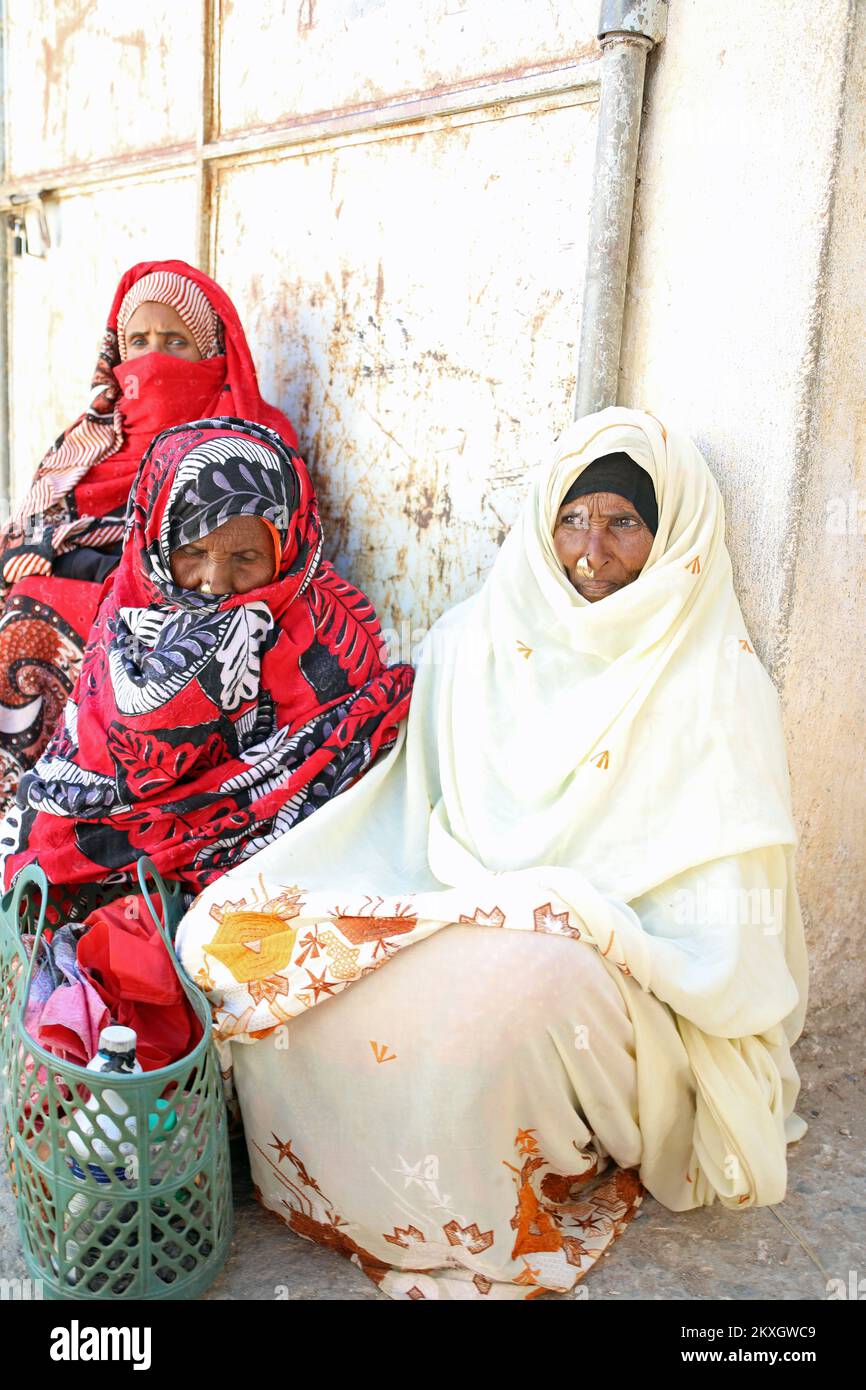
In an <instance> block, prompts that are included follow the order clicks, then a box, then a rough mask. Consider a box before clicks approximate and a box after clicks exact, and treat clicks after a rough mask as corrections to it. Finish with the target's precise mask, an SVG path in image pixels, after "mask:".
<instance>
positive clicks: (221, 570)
mask: <svg viewBox="0 0 866 1390" xmlns="http://www.w3.org/2000/svg"><path fill="white" fill-rule="evenodd" d="M199 588H200V589H201V590H202V592H203V593H206V594H228V593H230V592H231V583H230V582H229V576H228V574H227V572H226V568H225V565H224V564H223V562H222V561H221V560H211V561H209V562H208V563H207V564H206V565H205V566H204V570H203V573H202V577H201V581H200V583H199Z"/></svg>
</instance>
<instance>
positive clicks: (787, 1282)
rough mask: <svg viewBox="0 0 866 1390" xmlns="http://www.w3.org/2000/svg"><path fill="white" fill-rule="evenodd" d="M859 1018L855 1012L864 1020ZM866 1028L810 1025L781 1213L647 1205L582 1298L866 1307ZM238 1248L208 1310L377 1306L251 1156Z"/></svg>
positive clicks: (830, 1022) (11, 1234) (4, 1201)
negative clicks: (304, 1229) (269, 1189)
mask: <svg viewBox="0 0 866 1390" xmlns="http://www.w3.org/2000/svg"><path fill="white" fill-rule="evenodd" d="M858 1013H859V1011H858ZM862 1038H863V1028H862V1026H861V1025H860V1023H859V1018H858V1020H856V1021H855V1020H854V1019H853V1018H852V1016H851V1014H849V1015H848V1017H847V1018H845V1017H842V1016H841V1015H839V1014H838V1013H837V1014H835V1015H825V1016H824V1017H822V1018H820V1019H817V1018H816V1019H812V1020H811V1021H810V1023H809V1025H808V1026H807V1030H806V1032H805V1033H804V1034H803V1037H802V1038H801V1040H800V1042H799V1043H798V1045H797V1048H796V1050H795V1053H794V1056H795V1059H796V1062H797V1065H798V1069H799V1071H800V1075H801V1078H802V1081H803V1089H802V1092H801V1095H800V1101H799V1104H798V1112H799V1113H800V1114H801V1115H802V1116H803V1118H804V1119H805V1120H806V1121H807V1123H808V1125H809V1132H808V1134H806V1136H805V1137H804V1138H803V1139H802V1140H801V1141H800V1142H799V1144H796V1145H794V1146H793V1147H792V1148H791V1149H789V1151H788V1153H789V1166H788V1174H789V1183H788V1194H787V1196H786V1198H785V1201H784V1202H783V1203H782V1204H781V1205H780V1206H778V1207H762V1208H758V1209H756V1210H753V1211H746V1212H734V1211H728V1210H726V1209H724V1208H721V1207H719V1206H714V1207H709V1208H703V1209H702V1210H699V1211H691V1212H685V1213H680V1214H675V1213H673V1212H669V1211H667V1210H666V1209H665V1208H664V1207H662V1206H660V1205H659V1204H658V1202H656V1201H654V1200H653V1199H652V1198H649V1197H647V1198H646V1199H645V1200H644V1203H643V1206H642V1208H641V1210H640V1213H639V1214H638V1216H637V1217H636V1219H635V1221H634V1222H633V1224H632V1225H631V1227H630V1228H629V1229H628V1230H627V1231H626V1232H625V1233H624V1235H623V1236H622V1237H621V1238H620V1239H619V1240H618V1241H617V1242H616V1244H615V1245H614V1247H613V1248H612V1250H611V1251H610V1253H609V1254H608V1255H607V1256H605V1257H604V1258H603V1259H602V1260H601V1261H600V1263H599V1265H597V1266H596V1268H595V1269H594V1270H592V1271H591V1272H590V1274H589V1276H588V1278H587V1280H586V1282H585V1285H584V1289H583V1290H581V1289H578V1290H577V1291H575V1293H573V1294H570V1295H561V1297H566V1298H568V1297H570V1298H573V1299H576V1300H584V1299H650V1300H659V1299H665V1300H666V1299H723V1300H740V1299H747V1300H748V1299H767V1300H770V1301H772V1302H777V1301H780V1300H785V1299H800V1298H803V1299H826V1298H827V1296H828V1284H829V1282H830V1281H831V1280H834V1279H838V1280H842V1281H843V1284H844V1286H845V1287H846V1289H847V1288H848V1287H849V1284H850V1282H851V1274H852V1271H853V1272H854V1283H855V1284H856V1282H857V1281H858V1280H859V1279H863V1281H864V1282H863V1285H862V1293H863V1295H866V1077H864V1066H863V1048H862ZM232 1163H233V1168H234V1178H235V1210H236V1219H235V1239H234V1243H233V1246H232V1253H231V1256H230V1258H229V1260H228V1263H227V1264H226V1267H225V1269H224V1271H223V1273H222V1274H221V1276H220V1277H219V1279H218V1280H217V1281H216V1283H215V1284H214V1285H213V1286H212V1287H211V1289H210V1290H209V1292H208V1293H207V1294H206V1295H205V1297H206V1298H208V1299H260V1300H261V1299H274V1298H286V1297H288V1298H289V1299H310V1300H316V1301H318V1300H328V1299H351V1300H354V1299H373V1298H375V1299H379V1298H384V1295H383V1294H381V1293H379V1291H378V1289H377V1288H376V1287H375V1285H374V1284H372V1283H371V1282H370V1280H369V1279H367V1277H366V1276H365V1275H364V1274H362V1273H361V1272H360V1271H359V1270H358V1269H357V1268H355V1266H354V1265H352V1264H350V1263H349V1261H348V1260H346V1259H345V1258H343V1256H341V1255H337V1254H334V1253H333V1252H330V1251H327V1250H324V1249H322V1248H321V1247H319V1246H316V1245H312V1244H310V1243H309V1242H307V1241H305V1240H302V1239H301V1237H300V1236H296V1235H295V1234H294V1233H292V1232H291V1231H289V1230H288V1229H287V1228H286V1227H285V1226H283V1225H282V1223H281V1222H279V1221H278V1220H277V1219H276V1218H275V1217H274V1216H272V1215H270V1214H269V1213H268V1212H265V1211H263V1210H262V1209H261V1208H260V1207H259V1206H258V1205H257V1204H256V1203H255V1202H254V1201H253V1198H252V1195H251V1190H250V1182H249V1174H248V1170H247V1165H246V1161H245V1157H244V1152H243V1148H242V1146H238V1145H235V1146H234V1149H233V1154H232ZM25 1276H26V1270H25V1267H24V1262H23V1258H22V1255H21V1247H20V1244H19V1240H18V1230H17V1223H16V1218H15V1210H14V1203H13V1199H12V1194H11V1191H10V1189H9V1185H8V1182H7V1180H6V1176H5V1173H4V1174H3V1175H2V1177H0V1277H2V1278H15V1277H21V1278H23V1277H25Z"/></svg>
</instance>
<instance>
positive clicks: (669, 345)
mask: <svg viewBox="0 0 866 1390" xmlns="http://www.w3.org/2000/svg"><path fill="white" fill-rule="evenodd" d="M853 12H854V5H853V4H849V3H848V0H823V3H817V4H816V3H814V0H811V2H810V0H789V3H786V4H784V5H782V4H780V3H779V2H778V0H762V2H760V0H759V3H755V0H736V3H733V4H727V5H724V6H710V5H707V4H705V3H703V0H674V4H673V5H672V6H671V14H670V20H669V26H668V36H667V40H666V41H665V43H664V44H663V45H662V48H661V49H660V50H659V52H658V53H657V54H656V55H655V56H654V57H653V58H652V59H651V60H650V70H649V76H648V82H647V92H646V103H645V105H646V117H645V125H644V131H643V139H642V147H641V155H640V161H639V167H638V178H639V181H640V182H639V185H638V191H637V200H636V210H635V222H634V232H633V241H632V252H631V261H630V267H629V283H628V294H627V305H626V320H625V329H624V346H623V359H622V371H621V388H620V400H621V401H622V402H623V403H624V404H629V405H636V406H637V405H639V406H645V407H647V408H648V409H650V410H652V411H653V412H654V413H655V414H657V415H660V416H662V417H668V418H670V419H675V420H677V421H678V422H679V423H680V424H681V425H682V426H684V427H685V428H686V429H687V430H688V431H689V432H690V433H691V434H692V435H693V436H694V437H695V438H696V439H697V441H698V442H699V444H700V446H701V448H702V449H703V450H704V453H705V455H706V457H707V459H708V461H709V463H710V465H711V467H712V468H713V470H714V472H715V474H716V477H717V479H718V481H719V484H720V486H721V489H722V492H723V494H724V497H725V502H726V508H727V516H728V543H729V546H730V549H731V552H732V556H733V559H734V567H735V573H736V577H737V587H738V592H739V594H740V597H741V600H742V603H743V609H744V612H745V615H746V620H747V622H748V624H749V626H750V628H751V630H752V634H753V637H754V640H755V645H756V647H757V649H758V651H759V652H760V653H761V655H762V657H763V659H764V660H765V662H766V663H767V665H768V666H769V669H770V670H771V672H772V673H773V675H774V678H775V679H776V682H777V685H778V686H779V688H780V690H781V693H782V697H783V703H784V711H785V720H786V730H787V735H788V742H789V752H790V761H791V771H792V779H793V790H794V802H795V814H796V817H797V822H798V828H799V830H800V834H801V847H800V854H799V882H800V891H801V897H802V902H803V909H804V915H805V918H806V922H807V930H808V934H809V940H810V943H811V956H812V1000H813V1006H815V1007H821V1006H823V1005H827V1004H831V1003H834V1002H838V1001H839V1000H840V999H842V998H849V999H852V1000H853V999H856V998H860V997H862V995H863V992H864V991H863V986H864V984H866V964H864V959H863V956H862V955H861V951H860V941H861V939H862V926H861V923H862V918H863V912H864V907H866V893H864V880H866V834H864V825H866V791H864V778H863V755H862V743H863V739H862V728H863V723H864V713H866V711H864V680H863V675H864V656H863V651H862V643H861V645H860V648H859V649H858V648H857V645H856V639H855V634H856V633H862V624H863V620H862V613H863V609H864V603H866V575H864V570H866V567H864V555H866V537H864V536H863V535H862V534H853V533H850V532H849V533H846V534H843V535H836V534H833V533H831V532H830V531H829V530H828V529H827V504H828V502H829V501H830V499H831V498H833V497H839V498H845V499H846V505H847V500H848V498H849V494H850V492H851V490H852V489H856V487H857V486H858V482H857V479H858V477H859V479H860V487H861V497H863V499H864V502H866V492H864V491H863V488H864V483H863V468H864V434H863V425H862V404H861V403H862V400H863V395H864V390H863V387H864V385H866V381H864V377H866V364H864V353H863V346H862V345H863V327H864V324H863V317H864V303H866V300H864V272H866V245H864V238H863V231H864V206H866V205H864V188H863V175H862V170H860V169H858V160H859V161H862V154H863V148H864V138H866V131H864V122H866V87H864V79H863V60H864V53H863V45H864V34H863V31H864V25H866V8H864V7H863V6H861V7H860V13H859V17H858V19H857V25H856V30H857V32H856V35H855V36H854V37H853V38H852V20H853ZM846 76H847V78H848V82H847V86H846ZM837 165H838V169H837ZM834 192H835V195H836V196H835V199H834ZM858 416H859V420H858ZM858 469H859V473H858ZM862 524H863V525H864V526H866V506H864V521H863V523H862Z"/></svg>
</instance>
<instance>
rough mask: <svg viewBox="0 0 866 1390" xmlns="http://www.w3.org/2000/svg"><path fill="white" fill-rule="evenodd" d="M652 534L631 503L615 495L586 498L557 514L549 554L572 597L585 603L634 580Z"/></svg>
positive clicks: (648, 548) (576, 499) (591, 601)
mask: <svg viewBox="0 0 866 1390" xmlns="http://www.w3.org/2000/svg"><path fill="white" fill-rule="evenodd" d="M652 543H653V533H652V531H651V530H650V529H649V527H648V526H647V524H646V522H645V521H643V519H642V518H641V516H640V514H639V513H638V512H637V511H636V510H635V508H634V507H633V505H632V503H631V502H629V501H627V500H626V498H625V497H620V496H619V495H618V494H617V493H615V492H591V493H588V494H587V496H586V497H577V498H575V500H574V501H573V502H566V503H565V505H564V506H562V507H560V509H559V511H558V512H557V514H556V524H555V526H554V528H553V548H554V550H555V551H556V556H557V559H558V560H559V563H560V564H561V565H562V567H563V569H564V570H565V572H566V574H567V575H568V578H569V580H570V581H571V583H572V584H573V585H574V587H575V589H576V590H577V592H578V593H579V594H580V595H581V596H582V597H583V598H585V599H588V601H589V602H590V603H595V602H596V601H597V600H598V599H600V598H607V596H608V594H614V593H616V591H617V589H622V588H623V586H624V585H626V584H631V583H632V582H633V581H634V580H635V579H637V577H638V575H639V574H640V572H641V570H642V569H643V567H644V565H645V564H646V562H647V557H648V556H649V553H650V550H651V549H652Z"/></svg>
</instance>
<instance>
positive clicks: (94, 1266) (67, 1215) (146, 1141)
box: [0, 859, 232, 1301]
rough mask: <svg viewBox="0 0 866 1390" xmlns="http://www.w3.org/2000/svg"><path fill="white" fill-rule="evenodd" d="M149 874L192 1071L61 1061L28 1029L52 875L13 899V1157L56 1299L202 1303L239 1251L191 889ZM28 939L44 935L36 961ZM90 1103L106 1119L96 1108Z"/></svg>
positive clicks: (15, 1181)
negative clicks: (195, 1023)
mask: <svg viewBox="0 0 866 1390" xmlns="http://www.w3.org/2000/svg"><path fill="white" fill-rule="evenodd" d="M138 876H139V883H140V885H141V891H142V894H143V896H144V899H145V902H146V904H147V907H148V909H149V911H150V913H151V915H152V917H153V920H154V922H155V923H156V925H157V927H158V929H159V931H160V934H161V936H162V938H163V940H164V942H165V944H166V947H167V949H168V951H169V954H170V955H171V958H172V961H173V962H174V965H175V969H176V970H177V973H178V977H179V979H180V981H181V984H182V986H183V988H184V990H185V992H186V995H187V997H188V999H189V1000H190V1002H191V1004H192V1006H193V1008H194V1010H195V1012H196V1014H197V1016H198V1018H199V1019H200V1020H201V1024H202V1038H201V1040H200V1042H199V1043H198V1044H197V1046H196V1047H195V1048H194V1049H193V1050H192V1052H190V1053H189V1054H188V1055H187V1056H186V1057H184V1058H183V1060H182V1061H180V1062H175V1063H173V1064H172V1065H171V1066H169V1067H161V1068H160V1069H159V1070H158V1071H150V1072H144V1073H142V1074H141V1075H136V1076H118V1075H117V1074H116V1073H109V1074H105V1075H101V1074H99V1073H95V1072H90V1071H87V1070H86V1068H84V1067H81V1066H77V1065H75V1064H74V1063H71V1062H65V1061H60V1060H59V1059H58V1058H57V1057H55V1056H53V1054H52V1053H50V1052H47V1051H46V1050H45V1048H43V1047H40V1045H39V1044H38V1043H36V1042H35V1041H34V1040H33V1039H32V1038H31V1037H30V1036H29V1034H28V1033H26V1032H25V1029H24V1009H25V1004H26V1000H27V995H28V991H29V987H30V977H31V974H32V971H33V967H34V963H35V962H36V960H37V957H38V955H39V945H40V942H41V939H42V932H43V929H44V926H45V912H46V907H47V904H48V897H49V890H48V885H47V884H46V882H45V877H44V875H43V874H42V872H41V870H38V869H36V870H32V869H25V870H23V871H22V873H21V874H20V875H19V876H18V879H17V880H16V883H15V886H14V888H13V890H12V892H11V893H9V894H7V895H6V897H5V898H4V899H3V900H2V902H0V1005H2V1008H3V1024H2V1030H0V1065H2V1071H3V1076H2V1083H3V1112H4V1114H3V1121H4V1124H3V1129H4V1137H5V1143H4V1147H5V1149H6V1154H7V1159H8V1160H9V1165H10V1174H11V1178H12V1185H13V1189H14V1192H15V1199H16V1204H17V1211H18V1223H19V1228H20V1232H21V1241H22V1245H23V1247H24V1260H25V1263H26V1265H27V1269H28V1272H29V1273H30V1275H31V1276H32V1277H34V1278H36V1279H40V1280H41V1281H42V1288H43V1295H44V1297H46V1298H55V1299H93V1298H96V1299H120V1300H130V1301H131V1300H138V1299H163V1298H170V1299H180V1298H195V1297H196V1296H197V1295H198V1294H200V1293H201V1292H202V1291H203V1290H204V1289H206V1288H207V1287H208V1285H209V1284H211V1283H212V1281H213V1280H214V1279H215V1278H216V1276H217V1274H218V1273H219V1271H220V1269H221V1267H222V1265H223V1264H224V1262H225V1259H226V1256H227V1254H228V1250H229V1244H230V1241H231V1235H232V1201H231V1171H230V1165H229V1149H228V1122H227V1116H226V1110H225V1100H224V1096H223V1088H222V1081H221V1078H220V1071H219V1065H218V1063H217V1059H216V1054H215V1051H214V1048H213V1047H212V1043H211V1019H210V1008H209V1006H208V1003H207V1000H206V999H205V997H204V995H203V994H202V993H201V991H200V990H199V989H197V988H196V986H195V985H193V984H192V983H191V982H190V981H189V980H188V979H187V977H186V976H185V975H184V973H183V971H182V969H181V967H180V965H179V963H178V961H177V958H176V956H175V954H174V949H173V946H172V940H171V938H172V935H173V931H174V928H175V927H176V926H177V922H178V920H179V917H180V915H181V912H182V907H181V900H180V892H179V886H178V885H173V888H172V890H171V891H169V889H168V888H167V887H166V885H165V883H164V882H163V880H162V879H161V878H160V876H159V874H158V873H157V872H156V870H155V868H154V867H153V865H152V863H151V862H150V860H148V859H141V860H140V861H139V866H138ZM148 878H152V879H153V881H154V882H155V884H156V886H157V889H158V891H159V895H160V898H161V900H162V908H163V921H164V922H165V926H163V922H162V921H161V920H160V916H159V914H158V913H157V912H156V910H155V909H154V905H153V901H152V899H151V896H150V893H149V891H148V887H147V879H148ZM34 889H35V893H36V896H37V897H38V900H39V907H38V910H37V907H36V901H35V898H34ZM22 932H24V933H30V934H31V936H32V948H31V950H30V951H29V952H28V951H27V950H26V949H25V947H24V944H23V942H22ZM105 1092H113V1093H114V1094H115V1095H116V1096H117V1097H119V1098H120V1100H121V1101H122V1102H123V1105H124V1107H125V1113H121V1114H120V1115H118V1114H117V1113H116V1112H115V1111H114V1110H113V1109H112V1107H111V1105H110V1104H109V1103H108V1101H107V1100H106V1099H105ZM90 1095H92V1096H93V1097H94V1098H95V1099H96V1100H97V1101H98V1102H99V1108H98V1112H95V1111H89V1110H87V1109H86V1108H85V1102H86V1101H87V1099H88V1097H89V1096H90ZM97 1113H98V1114H100V1115H102V1114H105V1115H107V1116H108V1117H109V1118H110V1119H111V1121H112V1122H113V1126H114V1128H115V1130H116V1131H119V1132H120V1133H119V1136H118V1137H116V1138H115V1137H112V1135H111V1133H110V1132H109V1133H108V1134H106V1133H105V1132H104V1131H103V1130H102V1129H101V1128H100V1127H99V1126H98V1125H95V1123H94V1121H95V1119H96V1114H97ZM133 1121H134V1126H133V1123H132V1122H133ZM70 1135H73V1136H75V1145H74V1147H73V1144H72V1143H71V1142H70ZM94 1141H95V1144H96V1145H97V1146H98V1147H94ZM76 1173H77V1174H78V1176H76Z"/></svg>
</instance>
